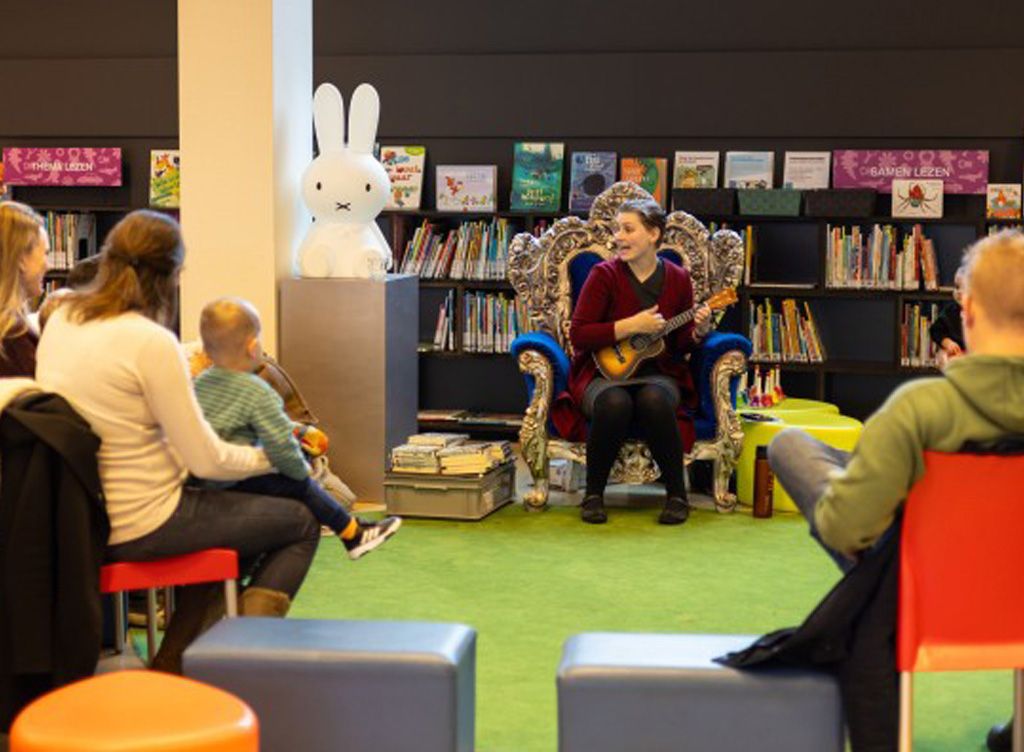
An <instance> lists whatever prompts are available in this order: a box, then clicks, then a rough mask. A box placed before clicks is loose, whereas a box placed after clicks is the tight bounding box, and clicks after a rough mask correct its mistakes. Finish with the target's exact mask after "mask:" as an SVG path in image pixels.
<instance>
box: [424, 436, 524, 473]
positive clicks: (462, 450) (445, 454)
mask: <svg viewBox="0 0 1024 752" xmlns="http://www.w3.org/2000/svg"><path fill="white" fill-rule="evenodd" d="M437 457H438V460H439V461H440V463H441V473H442V474H443V475H482V474H483V473H486V472H487V471H488V470H491V469H492V468H495V467H498V466H499V465H504V464H505V463H506V462H509V461H511V459H512V445H511V444H510V443H509V442H507V441H464V442H462V443H461V444H455V445H454V446H449V447H445V448H444V449H440V450H438V452H437Z"/></svg>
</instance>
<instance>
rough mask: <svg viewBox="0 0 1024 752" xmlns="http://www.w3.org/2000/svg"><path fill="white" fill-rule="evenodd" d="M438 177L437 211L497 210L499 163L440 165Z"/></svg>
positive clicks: (481, 211)
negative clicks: (496, 196)
mask: <svg viewBox="0 0 1024 752" xmlns="http://www.w3.org/2000/svg"><path fill="white" fill-rule="evenodd" d="M436 178H437V186H436V187H437V210H438V211H452V212H480V213H485V212H493V211H495V200H494V197H495V186H496V185H497V182H498V167H497V165H438V166H437V170H436Z"/></svg>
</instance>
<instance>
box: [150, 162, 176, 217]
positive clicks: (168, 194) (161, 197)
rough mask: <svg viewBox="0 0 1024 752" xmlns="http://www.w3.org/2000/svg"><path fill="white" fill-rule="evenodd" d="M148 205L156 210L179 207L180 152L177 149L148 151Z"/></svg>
mask: <svg viewBox="0 0 1024 752" xmlns="http://www.w3.org/2000/svg"><path fill="white" fill-rule="evenodd" d="M149 205H150V206H152V207H153V208H156V209H178V208H180V207H181V152H179V151H178V150H177V149H151V150H150V152H149Z"/></svg>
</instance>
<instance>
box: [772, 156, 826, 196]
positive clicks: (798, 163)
mask: <svg viewBox="0 0 1024 752" xmlns="http://www.w3.org/2000/svg"><path fill="white" fill-rule="evenodd" d="M831 164H832V152H829V151H787V152H786V160H785V162H784V163H783V165H782V187H783V188H795V189H796V190H801V191H812V190H818V189H821V188H828V179H829V173H830V168H831Z"/></svg>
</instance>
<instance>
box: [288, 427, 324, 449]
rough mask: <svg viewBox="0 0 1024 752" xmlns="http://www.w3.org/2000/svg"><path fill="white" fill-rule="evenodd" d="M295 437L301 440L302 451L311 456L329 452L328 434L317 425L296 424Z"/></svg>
mask: <svg viewBox="0 0 1024 752" xmlns="http://www.w3.org/2000/svg"><path fill="white" fill-rule="evenodd" d="M295 438H297V439H298V440H299V446H301V447H302V451H303V452H305V453H306V454H308V455H309V456H310V457H319V456H320V455H321V454H326V453H327V445H328V443H329V442H328V440H327V434H325V433H324V432H323V431H321V430H320V429H319V428H316V427H315V426H295Z"/></svg>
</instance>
